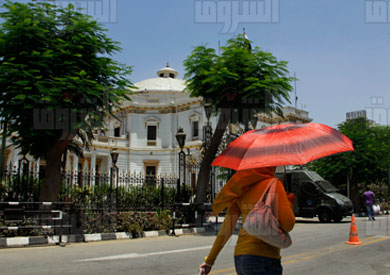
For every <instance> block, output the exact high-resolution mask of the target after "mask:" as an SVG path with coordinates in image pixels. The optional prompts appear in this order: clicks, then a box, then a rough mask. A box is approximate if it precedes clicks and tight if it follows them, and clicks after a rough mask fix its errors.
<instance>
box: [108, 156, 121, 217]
mask: <svg viewBox="0 0 390 275" xmlns="http://www.w3.org/2000/svg"><path fill="white" fill-rule="evenodd" d="M110 155H111V161H112V163H113V165H112V167H111V179H110V212H111V207H112V185H113V181H114V179H115V178H114V173H115V175H116V172H117V170H118V167H117V166H116V163H117V161H118V157H119V153H118V152H117V151H116V150H112V151H111V152H110ZM114 171H115V172H114ZM117 187H118V186H117ZM116 192H118V188H116ZM116 201H118V194H117V198H116Z"/></svg>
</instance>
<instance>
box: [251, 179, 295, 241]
mask: <svg viewBox="0 0 390 275" xmlns="http://www.w3.org/2000/svg"><path fill="white" fill-rule="evenodd" d="M276 184H277V179H274V180H271V181H270V182H269V183H268V186H267V187H266V188H265V190H264V193H263V194H262V195H261V197H260V199H259V200H258V201H257V203H256V204H255V206H254V208H253V209H252V210H251V211H250V212H249V214H248V215H247V216H246V219H245V222H244V225H243V227H244V229H245V230H246V232H248V233H249V234H250V235H252V236H254V237H256V238H258V239H260V240H262V241H264V242H266V243H268V244H270V245H272V246H275V247H279V248H287V247H289V246H290V245H291V244H292V240H291V237H290V234H288V233H287V232H284V231H283V230H282V229H281V228H280V225H279V222H278V219H277V218H276V217H275V215H274V213H273V212H274V211H273V209H277V208H278V206H277V205H274V204H275V189H276Z"/></svg>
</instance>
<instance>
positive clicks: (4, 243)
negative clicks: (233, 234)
mask: <svg viewBox="0 0 390 275" xmlns="http://www.w3.org/2000/svg"><path fill="white" fill-rule="evenodd" d="M214 230H215V226H214V225H212V224H210V223H205V224H204V226H203V227H193V228H178V229H175V235H176V236H180V235H186V234H199V233H206V232H212V231H214ZM159 236H172V229H170V230H169V231H168V232H166V231H164V230H160V231H144V232H142V233H141V236H140V237H139V238H149V237H159ZM123 239H133V237H132V236H131V234H130V233H128V232H116V233H96V234H80V235H62V236H58V235H54V236H30V237H12V238H0V248H15V247H26V246H34V245H35V246H37V245H38V246H44V245H60V246H65V245H66V244H67V243H77V242H97V241H108V240H123ZM135 239H138V238H135Z"/></svg>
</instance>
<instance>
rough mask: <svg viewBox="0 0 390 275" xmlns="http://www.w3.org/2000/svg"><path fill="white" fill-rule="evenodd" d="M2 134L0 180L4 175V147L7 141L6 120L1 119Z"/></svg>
mask: <svg viewBox="0 0 390 275" xmlns="http://www.w3.org/2000/svg"><path fill="white" fill-rule="evenodd" d="M2 123H3V135H2V140H1V155H0V180H2V179H3V176H4V167H5V165H4V161H5V148H6V142H7V132H8V120H3V121H2Z"/></svg>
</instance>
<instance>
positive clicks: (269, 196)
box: [256, 178, 277, 207]
mask: <svg viewBox="0 0 390 275" xmlns="http://www.w3.org/2000/svg"><path fill="white" fill-rule="evenodd" d="M276 183H277V179H276V178H274V179H271V180H270V181H269V182H268V185H267V187H265V189H264V192H263V194H262V195H261V197H260V199H259V200H258V201H257V203H256V205H257V206H260V204H261V203H262V202H264V204H265V205H268V206H269V207H272V202H273V200H274V195H275V188H276Z"/></svg>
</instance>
